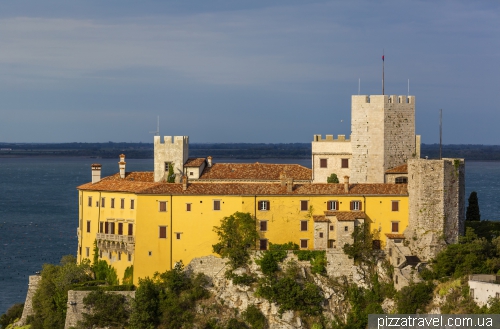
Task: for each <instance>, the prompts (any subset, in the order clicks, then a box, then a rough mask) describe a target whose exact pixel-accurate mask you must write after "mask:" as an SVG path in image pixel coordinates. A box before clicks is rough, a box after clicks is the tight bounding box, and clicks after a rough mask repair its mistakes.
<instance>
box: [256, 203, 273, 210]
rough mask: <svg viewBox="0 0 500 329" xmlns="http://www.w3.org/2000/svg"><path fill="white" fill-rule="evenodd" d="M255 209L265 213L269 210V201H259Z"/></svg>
mask: <svg viewBox="0 0 500 329" xmlns="http://www.w3.org/2000/svg"><path fill="white" fill-rule="evenodd" d="M257 208H258V209H259V210H261V211H266V210H270V209H271V203H270V202H269V201H259V202H258V204H257Z"/></svg>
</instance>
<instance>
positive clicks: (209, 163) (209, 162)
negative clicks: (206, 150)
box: [207, 155, 212, 168]
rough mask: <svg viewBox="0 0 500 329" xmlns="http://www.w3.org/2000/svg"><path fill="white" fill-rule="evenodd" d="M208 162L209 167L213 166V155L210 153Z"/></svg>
mask: <svg viewBox="0 0 500 329" xmlns="http://www.w3.org/2000/svg"><path fill="white" fill-rule="evenodd" d="M207 162H208V168H210V167H212V157H211V156H210V155H209V156H208V157H207Z"/></svg>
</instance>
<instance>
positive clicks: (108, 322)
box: [77, 290, 129, 329]
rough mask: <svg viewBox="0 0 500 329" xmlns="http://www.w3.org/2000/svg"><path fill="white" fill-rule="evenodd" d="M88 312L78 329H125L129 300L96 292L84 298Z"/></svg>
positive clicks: (120, 296)
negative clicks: (95, 328)
mask: <svg viewBox="0 0 500 329" xmlns="http://www.w3.org/2000/svg"><path fill="white" fill-rule="evenodd" d="M83 304H84V305H85V309H86V310H87V311H88V312H84V313H83V314H82V316H83V320H82V321H79V323H78V325H77V328H82V329H83V328H94V327H100V328H104V327H111V328H124V327H126V326H127V325H128V318H129V312H128V309H127V308H128V305H127V298H126V297H125V296H123V295H119V294H113V293H109V292H105V291H103V290H96V291H92V292H91V293H89V294H88V295H87V296H85V298H83Z"/></svg>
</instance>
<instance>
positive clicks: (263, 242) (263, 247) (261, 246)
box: [259, 239, 267, 250]
mask: <svg viewBox="0 0 500 329" xmlns="http://www.w3.org/2000/svg"><path fill="white" fill-rule="evenodd" d="M259 249H260V250H267V239H261V240H260V243H259Z"/></svg>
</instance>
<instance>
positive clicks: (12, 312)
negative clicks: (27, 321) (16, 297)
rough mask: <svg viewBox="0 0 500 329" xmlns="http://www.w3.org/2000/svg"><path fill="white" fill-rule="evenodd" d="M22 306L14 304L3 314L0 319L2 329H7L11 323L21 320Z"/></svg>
mask: <svg viewBox="0 0 500 329" xmlns="http://www.w3.org/2000/svg"><path fill="white" fill-rule="evenodd" d="M23 309H24V304H14V305H12V306H11V307H9V309H8V310H7V312H5V314H2V316H1V317H0V326H1V328H2V329H5V328H7V326H8V325H9V324H11V323H14V322H15V321H16V320H17V319H19V318H21V315H23Z"/></svg>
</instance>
